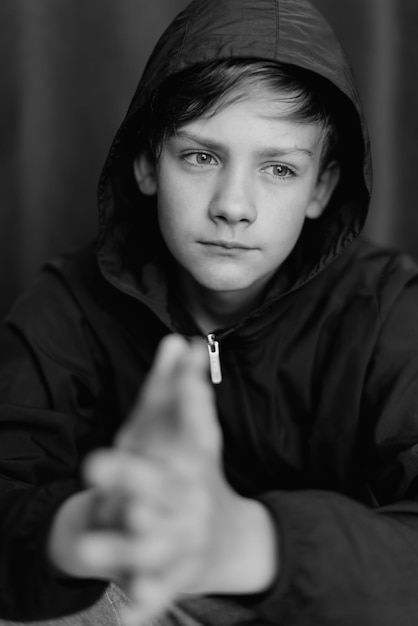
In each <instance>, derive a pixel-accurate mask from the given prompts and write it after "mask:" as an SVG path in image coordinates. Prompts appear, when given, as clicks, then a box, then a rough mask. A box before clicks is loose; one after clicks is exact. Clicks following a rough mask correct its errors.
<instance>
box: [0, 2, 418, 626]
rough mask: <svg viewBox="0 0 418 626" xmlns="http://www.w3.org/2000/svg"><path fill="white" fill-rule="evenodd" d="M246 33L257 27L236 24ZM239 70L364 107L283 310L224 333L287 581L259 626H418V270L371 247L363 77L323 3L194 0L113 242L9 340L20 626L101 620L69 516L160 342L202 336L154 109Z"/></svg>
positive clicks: (7, 463)
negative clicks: (181, 77)
mask: <svg viewBox="0 0 418 626" xmlns="http://www.w3.org/2000/svg"><path fill="white" fill-rule="evenodd" d="M238 16H239V19H240V20H242V21H241V22H240V25H239V27H237V18H238ZM231 56H240V57H242V56H245V57H248V56H251V57H258V58H270V59H277V60H280V61H284V62H288V63H293V64H297V65H301V66H303V67H305V68H307V69H310V70H312V71H315V72H316V73H319V74H321V75H323V76H325V77H326V78H327V79H329V80H330V81H332V82H333V83H334V84H335V85H336V86H337V87H339V89H340V90H341V91H342V93H344V94H345V97H346V99H347V103H348V102H349V105H347V106H348V109H349V111H348V114H347V120H346V123H347V129H349V132H347V133H346V137H345V139H344V141H345V142H346V143H345V154H346V158H345V160H344V159H343V176H342V180H341V184H340V186H339V188H338V189H337V191H336V193H335V194H334V196H333V199H332V200H331V202H330V206H329V207H328V209H327V211H326V212H325V214H324V215H323V217H321V218H320V219H319V220H315V221H314V222H312V223H311V224H309V225H306V227H304V230H303V232H302V235H301V237H300V240H299V242H298V244H297V246H296V248H295V249H294V251H293V252H292V254H291V255H290V257H289V259H288V261H286V263H285V264H284V267H283V268H281V269H280V271H279V272H278V275H277V280H275V281H273V283H272V285H271V289H270V291H269V293H268V296H267V297H266V300H265V302H264V303H263V304H262V305H261V306H260V307H258V308H257V309H256V310H255V311H253V312H252V313H251V314H250V315H249V316H247V317H246V318H245V319H243V320H242V321H241V322H239V323H238V324H236V325H235V326H234V327H232V328H225V329H216V330H215V332H216V335H217V338H218V340H219V342H220V346H221V359H222V368H223V375H224V380H223V382H222V384H221V385H218V386H217V387H216V399H217V404H218V410H219V420H220V423H221V427H222V430H223V435H224V450H225V452H224V464H225V471H226V475H227V477H228V479H229V480H230V482H231V483H232V485H233V486H234V487H235V489H236V490H237V491H239V492H240V493H242V494H244V495H246V496H250V497H254V498H257V499H259V500H261V501H262V502H264V503H265V505H266V506H267V507H268V509H269V510H270V512H271V514H272V517H273V519H274V522H275V524H276V526H277V532H278V537H279V545H280V573H279V576H278V580H277V581H276V583H275V584H274V585H273V586H272V588H271V589H270V590H268V591H267V592H266V593H265V594H262V595H260V596H254V597H251V598H241V599H238V600H239V601H242V602H243V603H246V604H248V605H249V606H250V607H251V608H252V609H253V610H254V615H255V618H254V619H255V621H254V623H258V624H260V623H261V622H262V620H263V619H265V620H267V621H270V622H271V623H273V624H276V625H277V626H281V625H283V626H334V625H337V624H338V626H353V625H354V624H355V625H356V626H361V625H364V626H366V625H367V626H399V625H400V624H402V626H415V624H416V623H417V620H418V593H417V582H416V581H417V580H418V548H417V546H418V503H417V501H416V500H417V491H418V481H417V480H416V475H417V471H418V324H417V323H416V311H417V310H418V285H417V276H418V275H417V270H416V268H415V266H414V264H413V263H412V262H411V261H410V260H408V259H407V258H406V257H403V256H401V255H398V254H397V253H392V252H389V251H385V250H379V249H377V248H376V247H375V246H372V245H370V244H367V243H365V242H362V241H361V240H360V239H358V235H359V232H360V230H361V226H362V224H363V223H364V220H365V217H366V213H367V206H368V201H369V190H370V161H369V148H368V139H367V133H366V130H365V126H364V121H363V118H362V117H361V113H360V107H359V103H358V99H357V96H356V95H355V90H354V87H353V82H352V78H351V73H350V69H349V67H348V65H347V63H346V60H345V58H344V55H343V53H342V51H341V49H340V47H339V45H338V44H337V42H336V41H335V39H334V37H333V35H332V33H331V31H330V29H329V27H328V26H327V25H326V24H325V23H324V22H323V20H322V19H321V18H320V16H318V14H317V13H316V11H314V9H313V8H312V7H311V6H310V5H308V4H307V3H306V2H304V1H303V0H276V1H274V0H249V1H248V0H211V1H210V2H208V1H207V0H205V1H202V0H196V1H195V2H194V3H193V4H192V6H191V8H190V9H189V10H186V12H184V13H183V14H182V15H181V16H180V17H179V18H178V19H177V20H176V21H175V22H174V24H173V25H172V26H171V27H170V29H169V30H168V32H167V33H166V34H165V35H164V36H163V38H162V40H161V41H160V42H159V44H158V45H157V47H156V50H155V51H154V53H153V55H152V57H151V59H150V62H149V63H148V65H147V68H146V70H145V73H144V76H143V79H142V81H141V83H140V85H139V88H138V90H137V92H136V94H135V96H134V99H133V101H132V104H131V107H130V109H129V111H128V114H127V117H126V119H125V121H124V122H123V124H122V126H121V129H120V130H119V132H118V134H117V136H116V138H115V141H114V143H113V145H112V148H111V151H110V153H109V156H108V159H107V161H106V164H105V167H104V170H103V174H102V177H101V180H100V187H99V236H98V242H97V244H96V245H95V246H92V247H89V248H88V249H85V250H82V251H80V252H78V253H77V254H71V255H67V256H65V257H62V258H61V259H59V260H58V261H56V262H54V263H51V264H49V265H48V266H47V267H46V268H45V270H44V271H43V272H42V274H41V275H40V277H39V279H38V280H37V282H36V284H34V286H33V288H32V289H31V290H30V291H28V292H27V293H26V294H25V295H23V296H22V297H21V299H20V300H19V301H18V303H17V304H16V305H15V307H14V309H13V310H12V312H11V313H10V315H9V316H8V317H7V318H6V320H5V324H4V325H3V328H2V331H1V337H0V361H1V363H0V400H1V409H0V411H1V412H0V511H1V514H0V550H1V552H0V617H1V618H5V619H14V620H24V619H28V620H34V619H46V618H51V617H54V616H60V615H63V614H66V613H73V612H75V611H78V610H81V609H82V608H84V607H87V606H89V605H90V604H91V603H93V602H94V601H95V600H97V599H98V597H99V596H100V595H101V593H102V592H103V590H104V586H105V584H104V583H103V582H98V581H85V580H74V579H70V578H66V577H65V576H62V575H60V574H59V573H58V572H56V571H55V570H54V569H53V568H52V567H51V565H50V564H49V563H48V560H47V558H46V555H45V540H46V537H47V533H48V528H49V525H50V523H51V519H52V517H53V515H54V513H55V512H56V510H57V508H58V507H59V506H60V504H61V503H62V502H63V501H64V500H65V499H66V498H67V497H68V496H69V495H70V494H72V493H74V492H76V491H77V490H79V489H81V488H82V484H81V481H80V476H79V468H80V463H81V460H82V459H83V457H84V456H85V455H86V453H87V452H88V451H89V450H92V449H93V448H95V447H98V446H103V445H109V444H111V442H112V438H113V436H114V433H115V432H116V431H117V429H118V427H119V426H120V424H121V423H122V421H123V420H124V419H125V418H126V416H127V414H128V412H129V409H130V407H131V406H132V403H133V402H134V399H135V397H136V395H137V393H138V389H139V388H140V386H141V383H142V381H143V379H144V376H145V375H146V373H147V371H148V370H149V368H150V365H151V363H152V360H153V356H154V353H155V350H156V347H157V345H158V343H159V341H160V340H161V338H162V337H163V336H164V335H165V334H167V333H170V332H173V331H175V332H181V333H183V334H185V335H194V334H196V333H197V332H198V329H197V328H196V326H195V325H194V323H193V321H192V320H191V318H190V317H189V315H188V313H187V305H185V303H182V302H178V300H177V299H176V297H175V290H174V289H173V285H172V284H171V283H170V280H169V279H168V273H167V272H166V270H165V263H164V261H163V259H162V257H160V256H159V250H160V242H159V234H158V232H157V230H156V227H155V223H154V222H153V215H154V213H153V211H152V210H150V208H152V207H150V206H149V204H150V202H151V201H150V199H149V198H145V197H141V195H140V194H139V192H138V190H137V188H136V186H135V184H134V181H133V177H132V158H133V154H134V153H133V150H134V145H135V140H136V139H135V136H136V128H137V127H138V124H139V122H140V115H141V108H142V106H143V104H144V103H145V102H146V100H147V99H148V98H149V96H150V94H151V93H152V91H153V89H155V88H156V86H157V85H158V84H159V83H160V82H161V81H162V80H163V78H164V77H165V76H167V75H168V74H171V73H173V72H175V71H177V70H178V69H180V68H184V67H187V66H188V65H191V64H193V63H195V62H197V61H201V60H207V59H213V58H223V57H231Z"/></svg>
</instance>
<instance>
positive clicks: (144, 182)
mask: <svg viewBox="0 0 418 626" xmlns="http://www.w3.org/2000/svg"><path fill="white" fill-rule="evenodd" d="M133 169H134V176H135V180H136V183H137V185H138V187H139V190H140V191H141V192H142V193H143V194H145V195H146V196H153V195H155V194H156V193H157V178H156V172H155V164H154V162H153V160H152V158H151V157H150V156H149V155H148V154H146V152H140V153H139V154H138V156H137V157H136V159H135V160H134V163H133Z"/></svg>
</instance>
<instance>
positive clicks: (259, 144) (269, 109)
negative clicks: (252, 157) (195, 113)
mask: <svg viewBox="0 0 418 626" xmlns="http://www.w3.org/2000/svg"><path fill="white" fill-rule="evenodd" d="M321 135H322V133H321V126H320V124H315V123H306V122H299V121H296V120H295V119H292V115H291V109H290V108H289V106H288V103H286V102H282V103H281V102H280V101H278V100H276V101H271V100H265V99H263V98H261V97H255V98H248V99H243V100H239V101H237V102H233V103H231V104H228V105H227V106H224V107H221V108H218V109H216V110H215V111H212V112H210V113H209V114H205V115H203V116H201V117H199V118H196V119H194V120H192V121H190V122H188V123H186V124H183V125H181V126H179V127H178V128H177V131H176V133H175V137H177V139H179V140H186V141H194V142H196V143H200V144H201V145H202V146H203V147H207V148H213V149H217V148H222V147H224V148H226V147H227V145H228V143H230V142H231V143H234V144H235V143H237V144H238V143H241V144H242V145H243V146H245V147H246V148H248V149H249V150H251V149H253V150H254V151H257V152H258V153H263V154H265V156H268V154H269V153H271V155H273V154H277V153H279V152H282V153H285V152H287V153H290V152H295V153H296V152H300V153H304V154H305V155H307V156H312V155H313V153H314V152H315V151H316V147H317V146H318V145H319V144H320V142H321Z"/></svg>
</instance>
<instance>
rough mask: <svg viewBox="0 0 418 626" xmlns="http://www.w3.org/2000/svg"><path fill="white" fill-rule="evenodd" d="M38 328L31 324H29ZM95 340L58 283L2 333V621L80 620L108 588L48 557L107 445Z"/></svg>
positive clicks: (50, 282)
mask: <svg viewBox="0 0 418 626" xmlns="http://www.w3.org/2000/svg"><path fill="white" fill-rule="evenodd" d="M27 320H30V324H28V323H27ZM89 345H90V346H91V345H92V339H91V336H90V333H89V330H88V328H87V327H86V324H85V321H83V319H82V314H81V312H80V311H79V310H78V309H77V306H76V303H75V302H74V301H73V300H72V299H71V297H70V295H69V294H68V293H66V290H65V288H64V287H63V286H62V285H60V284H59V281H56V280H55V279H52V278H50V279H47V280H44V281H43V282H42V285H41V286H40V287H38V290H37V292H36V293H35V295H33V294H32V296H30V297H29V298H26V300H25V299H23V300H22V301H20V302H19V304H18V305H17V306H16V307H15V310H14V313H13V314H12V315H11V316H10V317H9V318H8V320H7V321H6V322H5V323H4V324H3V326H2V328H1V330H0V511H1V514H0V555H1V557H0V618H3V619H7V620H18V621H24V620H40V619H47V618H53V617H58V616H62V615H64V614H66V613H74V612H75V611H79V610H82V609H84V608H85V607H87V606H89V605H91V604H93V603H94V602H95V601H96V600H97V599H98V598H99V597H100V595H101V594H102V592H103V591H104V588H105V584H104V583H103V582H102V581H100V582H99V581H92V580H74V579H71V578H69V577H68V578H67V577H65V576H64V575H62V574H60V573H58V572H56V571H55V570H54V568H53V567H52V566H51V564H50V563H49V562H48V560H47V557H46V550H45V547H46V545H45V544H46V540H47V535H48V529H49V526H50V524H51V521H52V518H53V516H54V514H55V512H56V511H57V509H58V507H59V506H60V505H61V503H62V502H63V501H64V500H65V499H66V498H68V497H69V496H70V495H71V494H73V493H75V492H76V491H78V490H80V489H81V488H82V484H81V481H80V476H79V469H78V468H79V465H80V462H81V459H82V457H83V455H84V454H85V453H86V452H87V451H88V450H89V449H90V448H91V447H92V446H93V445H104V444H103V440H101V438H102V435H103V433H102V429H101V425H100V421H99V419H98V416H99V414H100V407H99V400H98V399H99V397H100V381H99V378H98V375H97V371H95V369H97V368H95V367H94V363H93V361H94V358H93V357H92V354H91V350H90V348H88V347H87V346H89Z"/></svg>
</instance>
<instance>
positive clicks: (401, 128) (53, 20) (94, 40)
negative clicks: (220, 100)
mask: <svg viewBox="0 0 418 626" xmlns="http://www.w3.org/2000/svg"><path fill="white" fill-rule="evenodd" d="M208 2H210V0H208ZM314 2H315V4H316V5H317V6H318V8H319V9H320V10H321V11H322V12H323V13H324V14H325V15H327V16H328V18H329V20H330V21H331V22H332V23H333V24H334V27H335V28H336V30H337V32H338V33H339V35H340V38H341V40H342V41H343V43H344V45H345V47H346V49H347V51H348V53H349V55H350V57H351V59H352V63H353V66H354V69H355V72H356V74H357V78H358V82H359V86H360V92H361V96H362V99H363V102H364V105H365V108H366V112H367V115H368V119H369V123H370V129H371V136H372V141H373V153H374V160H375V196H374V200H373V210H372V213H371V217H370V219H369V222H368V227H367V229H368V234H369V236H370V237H372V238H373V239H375V240H377V241H380V242H383V243H387V244H390V245H395V246H401V247H403V248H404V249H406V250H407V251H409V252H410V253H412V254H413V255H414V256H415V257H416V258H417V259H418V211H417V210H416V207H417V204H418V176H417V174H416V170H417V168H418V84H417V82H416V80H415V77H416V76H417V75H418V4H417V0H402V1H399V0H337V1H336V0H314ZM186 4H187V2H186V0H153V1H152V2H149V1H147V0H117V1H115V0H83V1H81V2H76V1H75V0H1V3H0V29H1V31H0V80H1V82H0V90H1V91H0V136H1V143H0V280H1V289H0V315H2V314H4V313H5V312H6V311H7V309H8V308H9V306H10V304H11V303H12V301H13V300H14V299H15V298H16V296H17V295H18V294H19V293H20V292H21V291H22V289H24V288H25V287H26V286H27V285H28V284H29V283H30V282H31V281H32V280H33V278H34V276H35V275H36V272H37V271H38V270H39V268H40V267H41V265H42V263H44V262H45V260H47V259H48V258H50V257H51V256H54V255H55V254H57V253H58V252H60V251H62V250H64V249H66V248H69V247H72V246H76V245H78V244H80V243H83V242H84V241H87V240H88V239H90V238H91V237H92V236H93V235H94V233H95V230H96V185H97V178H98V175H99V173H100V169H101V166H102V163H103V159H104V157H105V155H106V152H107V149H108V147H109V143H110V141H111V139H112V137H113V134H114V132H115V131H116V129H117V126H118V123H119V121H120V119H121V117H122V116H123V114H124V112H125V110H126V108H127V105H128V103H129V100H130V97H131V95H132V93H133V90H134V87H135V85H136V83H137V79H138V77H139V74H140V73H141V70H142V68H143V66H144V63H145V61H146V59H147V57H148V55H149V53H150V51H151V49H152V47H153V45H154V43H155V41H156V39H157V37H158V36H159V35H160V34H161V32H162V30H163V29H164V28H165V26H166V25H167V24H168V23H169V22H170V21H171V19H172V18H173V16H174V15H175V14H176V13H177V12H178V11H179V10H181V9H182V8H183V7H184V6H185V5H186Z"/></svg>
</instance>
